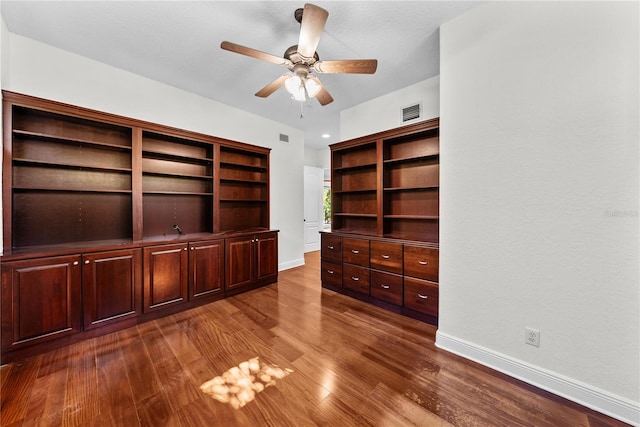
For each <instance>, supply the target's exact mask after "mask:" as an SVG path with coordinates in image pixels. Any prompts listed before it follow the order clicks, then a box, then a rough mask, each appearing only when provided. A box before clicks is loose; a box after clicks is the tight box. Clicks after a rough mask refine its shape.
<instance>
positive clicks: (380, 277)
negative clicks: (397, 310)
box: [371, 271, 402, 305]
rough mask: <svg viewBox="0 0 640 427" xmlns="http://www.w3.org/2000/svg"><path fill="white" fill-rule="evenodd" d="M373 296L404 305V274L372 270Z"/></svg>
mask: <svg viewBox="0 0 640 427" xmlns="http://www.w3.org/2000/svg"><path fill="white" fill-rule="evenodd" d="M371 296H372V297H374V298H378V299H380V300H383V301H386V302H390V303H391V304H395V305H402V276H400V275H398V274H391V273H383V272H382V271H371Z"/></svg>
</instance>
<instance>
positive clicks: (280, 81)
mask: <svg viewBox="0 0 640 427" xmlns="http://www.w3.org/2000/svg"><path fill="white" fill-rule="evenodd" d="M290 75H291V74H283V75H281V76H280V77H278V78H277V79H275V80H274V81H272V82H271V83H269V84H268V85H266V86H265V87H263V88H262V89H260V90H259V91H258V92H256V96H259V97H260V98H266V97H267V96H269V95H271V94H272V93H273V92H275V91H276V90H278V89H280V88H281V87H282V86H284V82H285V80H287V78H289V76H290Z"/></svg>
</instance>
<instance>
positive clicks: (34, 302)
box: [2, 255, 82, 352]
mask: <svg viewBox="0 0 640 427" xmlns="http://www.w3.org/2000/svg"><path fill="white" fill-rule="evenodd" d="M80 259H81V257H80V255H71V256H61V257H53V258H44V259H34V260H28V261H16V262H9V263H3V264H2V350H3V352H4V351H11V350H14V349H17V348H21V347H25V346H32V345H35V344H39V343H43V342H46V341H51V340H54V339H58V338H62V337H65V336H68V335H71V334H75V333H77V332H80V330H81V326H82V312H81V290H80V286H81V280H82V279H81V278H82V274H81V270H82V267H81V264H80Z"/></svg>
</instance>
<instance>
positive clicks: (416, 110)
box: [402, 103, 422, 123]
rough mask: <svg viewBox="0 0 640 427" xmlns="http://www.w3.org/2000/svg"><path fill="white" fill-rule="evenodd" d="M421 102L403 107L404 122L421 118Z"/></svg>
mask: <svg viewBox="0 0 640 427" xmlns="http://www.w3.org/2000/svg"><path fill="white" fill-rule="evenodd" d="M420 110H422V108H420V104H419V103H418V104H414V105H410V106H408V107H404V108H403V109H402V122H403V123H404V122H408V121H409V120H414V119H417V118H420Z"/></svg>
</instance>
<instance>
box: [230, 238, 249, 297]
mask: <svg viewBox="0 0 640 427" xmlns="http://www.w3.org/2000/svg"><path fill="white" fill-rule="evenodd" d="M253 245H254V238H253V236H251V237H237V238H233V239H226V240H225V276H226V282H225V285H226V289H234V288H239V287H242V286H247V285H251V284H252V283H253V282H254V280H255V279H254V277H255V268H256V266H255V263H256V262H255V256H254V250H253Z"/></svg>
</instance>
